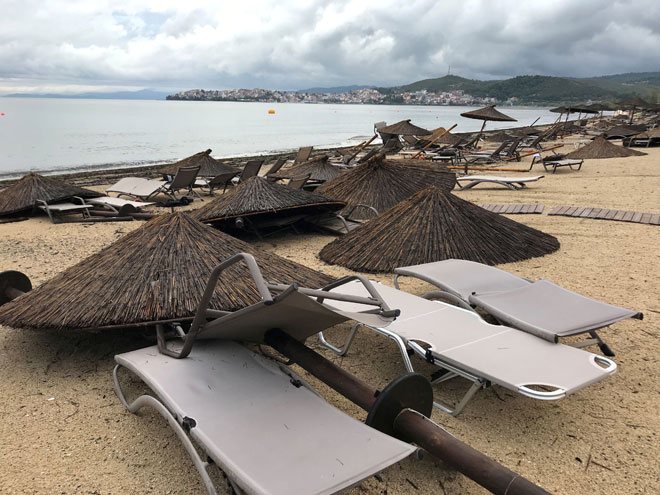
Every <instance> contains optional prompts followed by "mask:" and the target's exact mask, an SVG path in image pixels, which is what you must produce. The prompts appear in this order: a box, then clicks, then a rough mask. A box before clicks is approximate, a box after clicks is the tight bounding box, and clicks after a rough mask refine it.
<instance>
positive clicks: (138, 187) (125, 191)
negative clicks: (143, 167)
mask: <svg viewBox="0 0 660 495" xmlns="http://www.w3.org/2000/svg"><path fill="white" fill-rule="evenodd" d="M165 184H166V182H164V181H161V180H153V179H144V178H142V177H124V178H123V179H120V180H119V181H118V182H117V183H115V184H113V185H112V186H110V187H109V188H108V189H106V190H105V191H106V193H111V192H114V193H117V194H118V195H119V196H131V197H134V198H142V199H145V200H146V199H149V198H151V197H152V196H155V195H156V194H158V193H159V192H160V191H161V190H162V188H163V186H165Z"/></svg>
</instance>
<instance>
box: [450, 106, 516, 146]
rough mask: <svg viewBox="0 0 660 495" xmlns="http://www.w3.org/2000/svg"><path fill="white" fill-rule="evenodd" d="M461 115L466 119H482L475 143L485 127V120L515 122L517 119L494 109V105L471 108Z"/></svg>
mask: <svg viewBox="0 0 660 495" xmlns="http://www.w3.org/2000/svg"><path fill="white" fill-rule="evenodd" d="M461 117H466V118H468V119H477V120H483V122H484V123H483V124H482V125H481V129H480V130H479V134H478V136H477V140H476V141H475V142H477V143H478V142H479V137H480V136H481V134H482V133H483V132H484V128H485V127H486V122H488V121H489V120H490V121H493V122H517V120H516V119H514V118H513V117H509V116H508V115H505V114H503V113H502V112H500V111H498V110H495V105H490V106H487V107H484V108H479V109H478V110H472V111H470V112H463V113H462V114H461Z"/></svg>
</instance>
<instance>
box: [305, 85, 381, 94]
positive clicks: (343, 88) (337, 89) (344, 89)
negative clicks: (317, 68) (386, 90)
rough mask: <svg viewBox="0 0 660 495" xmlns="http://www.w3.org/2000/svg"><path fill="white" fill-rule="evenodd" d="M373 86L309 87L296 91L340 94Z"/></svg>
mask: <svg viewBox="0 0 660 495" xmlns="http://www.w3.org/2000/svg"><path fill="white" fill-rule="evenodd" d="M367 88H373V86H355V85H353V86H336V87H334V88H309V89H299V90H297V91H295V92H296V93H326V94H331V95H335V94H339V93H348V92H349V91H354V90H356V89H367Z"/></svg>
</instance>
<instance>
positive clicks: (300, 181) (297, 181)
mask: <svg viewBox="0 0 660 495" xmlns="http://www.w3.org/2000/svg"><path fill="white" fill-rule="evenodd" d="M309 177H310V175H305V176H304V177H297V178H296V177H294V178H292V179H289V182H288V183H287V186H289V187H290V188H292V189H302V188H303V186H304V185H305V184H306V183H307V180H308V179H309Z"/></svg>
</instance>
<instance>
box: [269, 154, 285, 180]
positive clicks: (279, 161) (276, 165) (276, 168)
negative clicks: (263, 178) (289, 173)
mask: <svg viewBox="0 0 660 495" xmlns="http://www.w3.org/2000/svg"><path fill="white" fill-rule="evenodd" d="M285 163H286V158H278V159H277V161H276V162H275V163H273V165H271V167H270V169H269V170H268V172H266V175H267V176H268V175H274V174H276V173H277V172H279V170H280V169H281V168H282V167H283V166H284V164H285Z"/></svg>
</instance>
